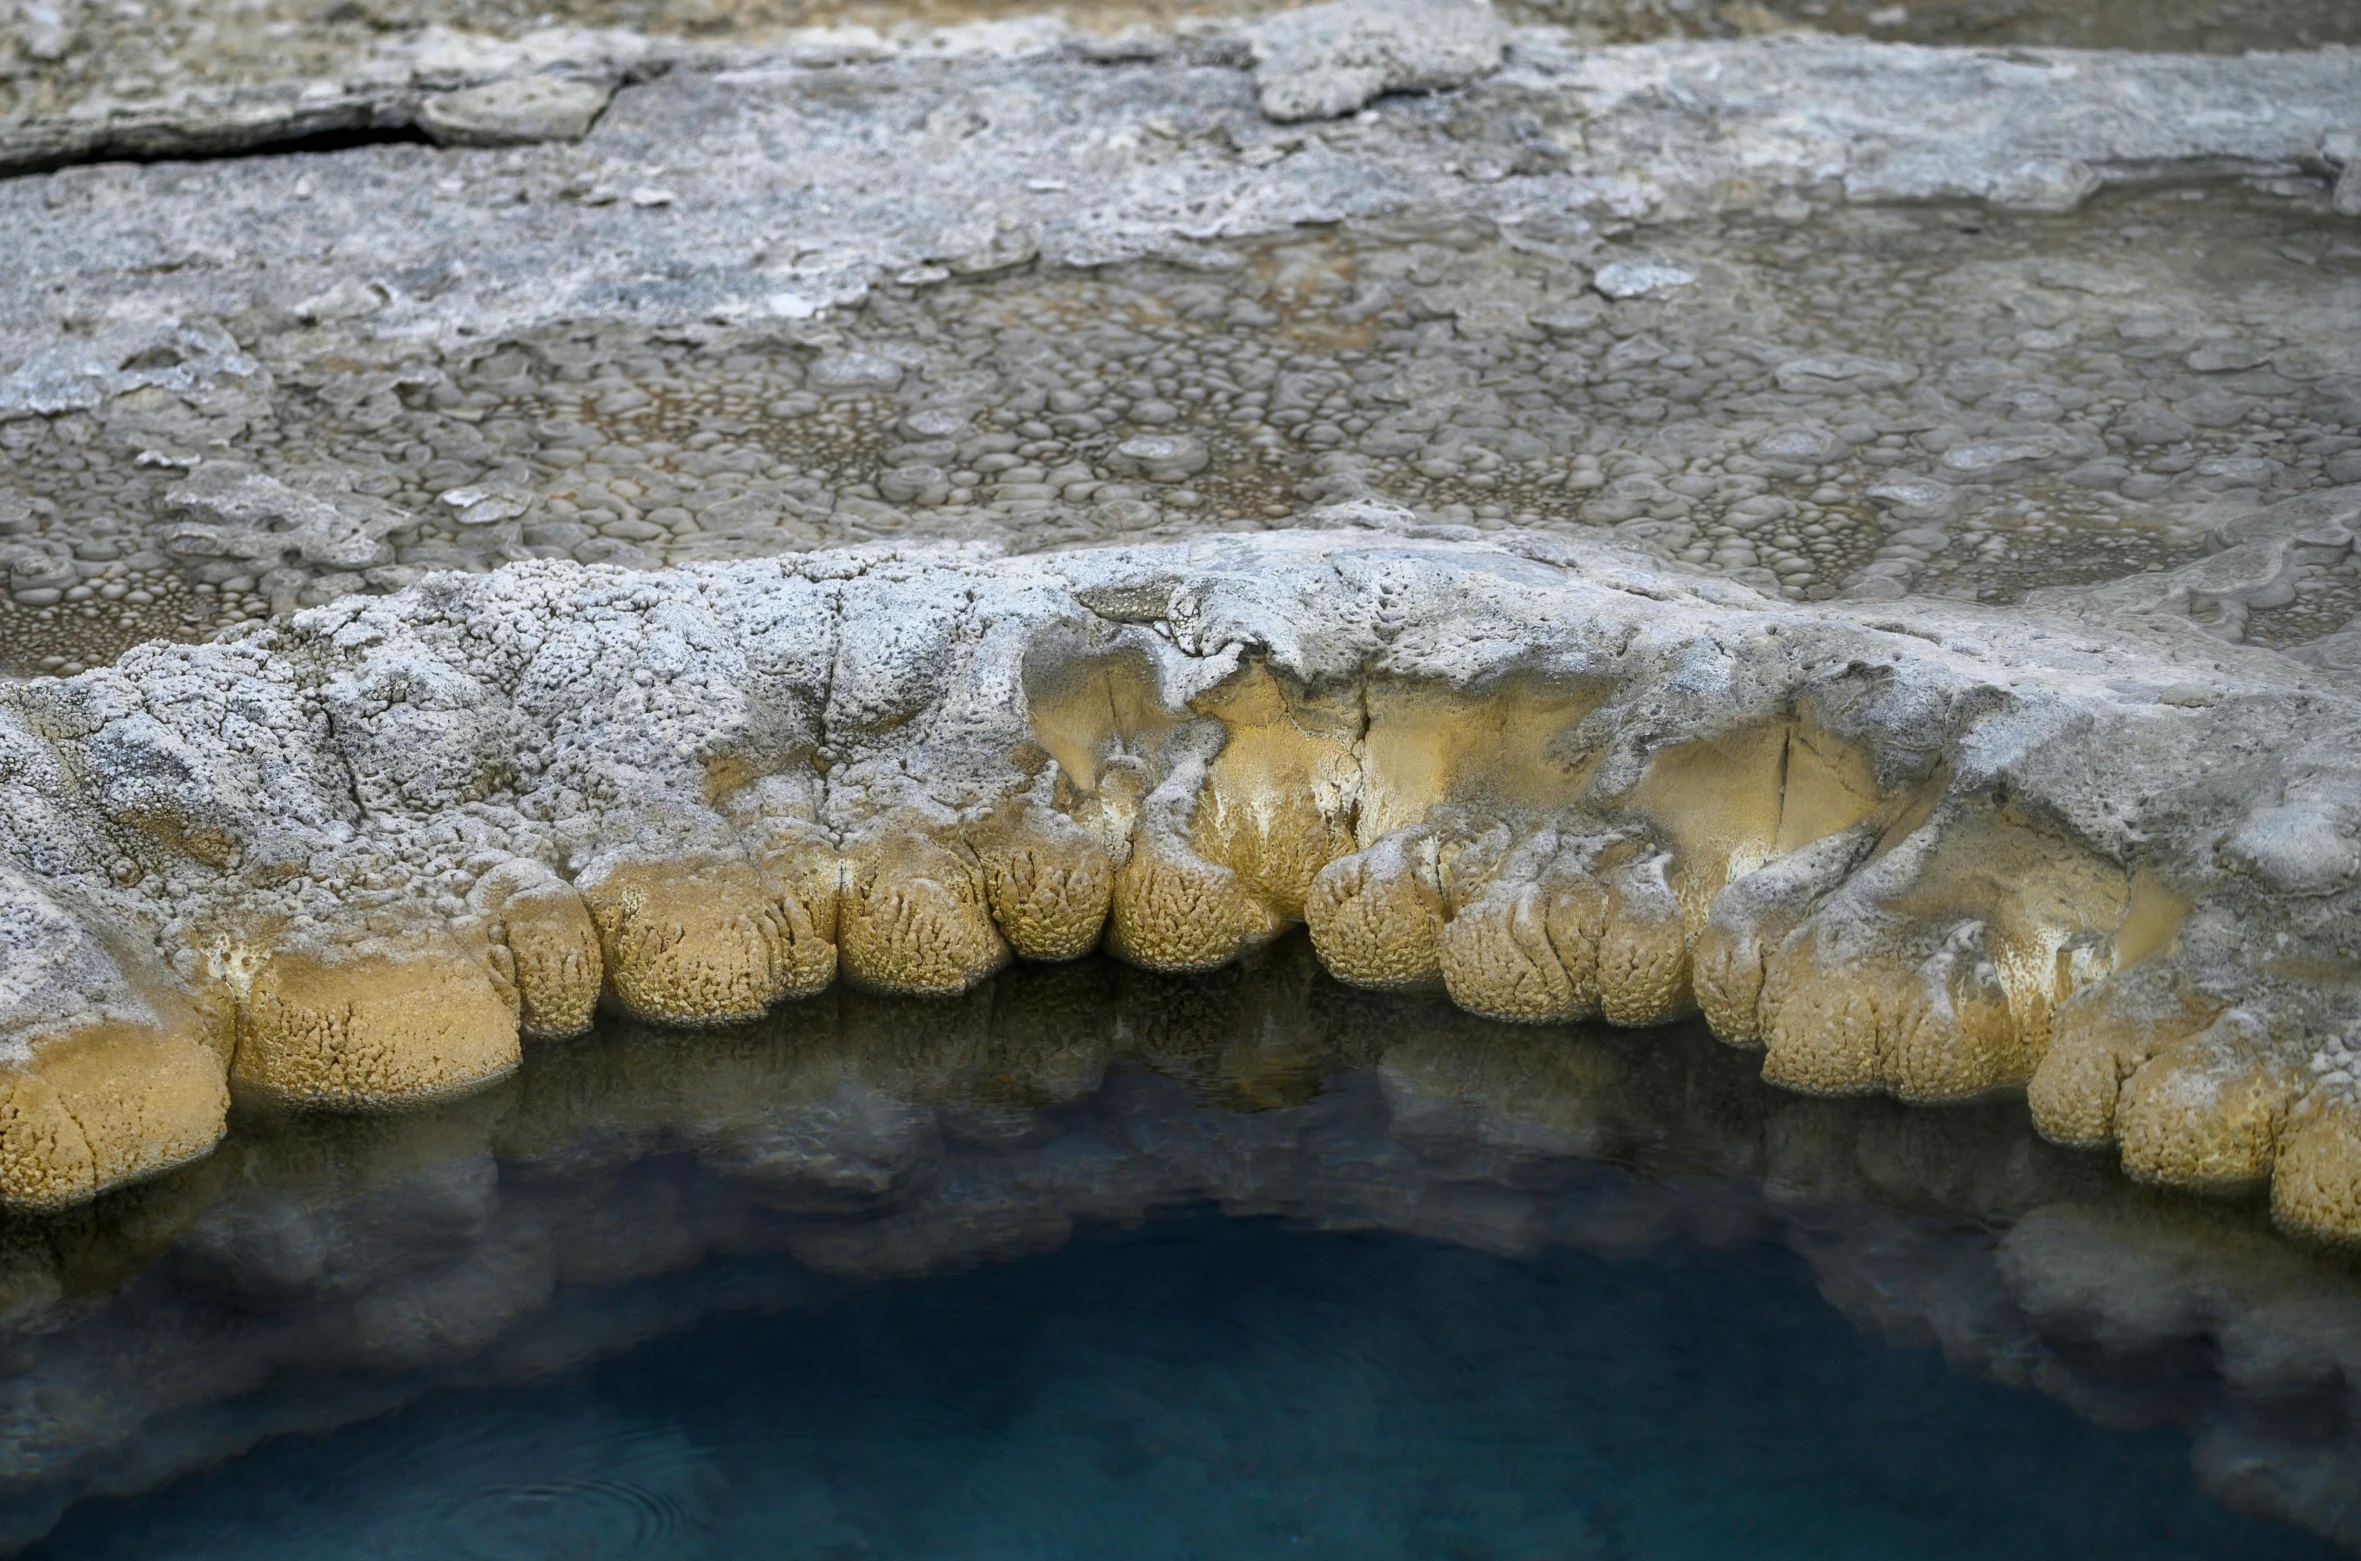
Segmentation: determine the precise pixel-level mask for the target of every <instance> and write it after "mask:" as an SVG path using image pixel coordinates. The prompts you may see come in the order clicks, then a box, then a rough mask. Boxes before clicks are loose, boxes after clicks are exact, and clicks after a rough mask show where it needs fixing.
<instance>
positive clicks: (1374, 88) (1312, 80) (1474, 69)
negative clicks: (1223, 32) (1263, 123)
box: [1252, 0, 1508, 124]
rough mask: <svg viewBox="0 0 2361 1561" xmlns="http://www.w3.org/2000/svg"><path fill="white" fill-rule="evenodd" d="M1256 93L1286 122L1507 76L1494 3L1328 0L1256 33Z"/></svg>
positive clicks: (1502, 35)
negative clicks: (1389, 96) (1385, 96)
mask: <svg viewBox="0 0 2361 1561" xmlns="http://www.w3.org/2000/svg"><path fill="white" fill-rule="evenodd" d="M1252 36H1253V46H1254V85H1255V90H1256V92H1257V93H1258V94H1259V95H1260V101H1261V103H1262V111H1263V113H1264V114H1265V115H1267V116H1268V117H1269V118H1271V119H1274V120H1276V121H1278V122H1279V123H1281V124H1288V123H1292V122H1294V121H1296V120H1303V119H1334V118H1336V117H1338V116H1339V115H1342V114H1350V113H1354V112H1356V111H1358V110H1360V109H1362V108H1364V107H1366V106H1367V105H1368V103H1369V102H1370V100H1371V99H1373V98H1375V97H1377V96H1379V95H1380V94H1382V93H1387V92H1437V91H1441V90H1442V89H1444V88H1446V87H1464V86H1466V85H1467V84H1468V83H1469V82H1471V81H1474V80H1475V79H1476V78H1477V77H1479V76H1484V75H1488V74H1490V73H1491V72H1493V71H1495V70H1498V69H1499V68H1500V61H1501V55H1502V51H1503V49H1504V48H1505V46H1506V44H1507V41H1508V33H1507V29H1506V28H1504V27H1503V26H1501V24H1500V20H1499V18H1497V17H1495V16H1494V15H1493V14H1492V7H1491V5H1490V4H1489V3H1488V0H1329V3H1327V4H1323V5H1313V6H1306V7H1304V8H1303V9H1301V10H1296V11H1288V12H1285V13H1283V14H1281V15H1280V16H1277V17H1275V18H1273V19H1272V20H1270V21H1268V22H1265V23H1263V24H1262V25H1261V26H1259V27H1257V28H1256V29H1255V30H1254V32H1253V35H1252Z"/></svg>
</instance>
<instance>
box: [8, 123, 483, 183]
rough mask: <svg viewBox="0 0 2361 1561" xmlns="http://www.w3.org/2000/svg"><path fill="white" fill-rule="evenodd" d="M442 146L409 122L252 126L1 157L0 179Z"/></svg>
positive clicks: (123, 140) (98, 142)
mask: <svg viewBox="0 0 2361 1561" xmlns="http://www.w3.org/2000/svg"><path fill="white" fill-rule="evenodd" d="M439 144H440V143H439V142H437V141H436V140H435V139H434V137H432V136H430V135H428V134H427V133H426V132H425V131H424V130H421V129H419V128H418V126H416V125H415V124H412V123H410V122H409V121H408V120H403V121H400V122H398V123H391V124H369V125H351V124H345V125H331V126H327V127H321V128H306V127H304V126H303V125H301V124H294V125H283V126H267V125H266V126H255V127H252V128H251V130H242V131H241V132H237V133H235V139H229V138H227V137H223V138H219V139H217V138H215V137H213V136H208V135H206V134H204V133H202V132H182V133H178V134H168V135H154V134H151V135H148V136H137V135H134V136H127V137H124V138H123V139H120V140H98V141H94V142H92V143H91V144H89V145H87V146H78V147H70V148H58V149H56V150H54V151H41V152H26V153H23V154H20V155H18V156H14V157H9V156H6V155H5V154H0V178H21V177H25V176H29V175H32V174H44V173H55V172H57V171H58V170H59V169H61V168H78V167H86V166H88V165H90V164H94V163H213V162H223V161H227V160H230V159H233V158H243V157H289V156H297V155H301V154H305V153H315V152H346V151H351V150H352V149H354V148H356V147H363V146H436V145H439Z"/></svg>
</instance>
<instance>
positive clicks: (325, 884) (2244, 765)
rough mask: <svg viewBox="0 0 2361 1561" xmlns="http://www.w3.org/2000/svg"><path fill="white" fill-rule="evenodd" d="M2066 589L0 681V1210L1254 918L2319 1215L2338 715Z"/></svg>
mask: <svg viewBox="0 0 2361 1561" xmlns="http://www.w3.org/2000/svg"><path fill="white" fill-rule="evenodd" d="M1372 518H1376V519H1382V518H1383V517H1377V516H1374V515H1371V516H1364V517H1363V519H1364V520H1367V519H1372ZM1397 524H1398V522H1397ZM2071 605H2074V606H2075V607H2077V608H2078V609H2079V610H2080V611H2081V612H2082V613H2083V614H2084V616H2081V617H2070V616H2053V615H2048V614H2044V613H2042V612H2038V611H2025V610H2014V609H1991V608H1981V607H1975V606H1971V605H1965V604H1954V603H1937V602H1927V601H1916V602H1908V603H1903V604H1890V603H1868V602H1849V603H1829V604H1824V605H1818V606H1803V605H1797V604H1791V603H1786V602H1781V601H1778V600H1775V599H1771V598H1766V597H1763V596H1760V595H1758V594H1756V593H1754V592H1753V591H1750V590H1748V589H1746V588H1744V587H1742V586H1737V585H1733V584H1730V583H1727V582H1725V581H1720V580H1716V579H1713V578H1711V577H1708V576H1702V575H1694V574H1688V573H1683V572H1679V571H1677V570H1674V569H1669V568H1667V567H1666V566H1664V565H1662V564H1660V563H1656V562H1653V561H1650V560H1646V559H1643V558H1641V557H1639V556H1636V555H1632V554H1627V553H1623V552H1619V551H1616V550H1613V549H1608V548H1604V547H1599V546H1595V545H1588V544H1569V543H1566V542H1562V541H1556V540H1549V539H1542V538H1538V537H1530V536H1520V535H1519V534H1515V533H1508V534H1496V535H1492V536H1479V535H1478V534H1476V533H1473V532H1461V531H1455V530H1451V529H1448V528H1441V529H1433V528H1429V529H1421V528H1417V527H1414V526H1412V527H1404V528H1402V529H1397V530H1394V531H1391V532H1388V531H1383V530H1376V531H1372V530H1332V531H1323V532H1309V531H1307V532H1279V533H1270V534H1264V535H1260V536H1252V537H1208V538H1204V539H1202V540H1199V541H1196V542H1192V543H1188V544H1183V545H1173V546H1166V547H1146V548H1136V549H1120V550H1110V551H1100V552H1077V553H1069V554H1063V555H1051V556H1041V557H1029V558H989V557H985V556H982V555H979V554H976V553H972V552H961V551H957V550H931V551H930V550H917V549H890V548H874V549H866V550H850V551H843V552H834V553H818V554H810V555H805V556H801V557H795V558H786V559H771V560H760V561H747V562H741V563H731V564H713V565H698V566H693V567H689V568H685V569H679V570H675V571H671V572H668V573H664V574H633V573H627V572H623V571H620V570H616V569H613V568H608V567H603V566H602V567H583V566H579V565H573V564H559V563H533V564H525V565H520V566H516V567H512V568H509V569H505V570H502V571H499V572H497V573H495V574H491V575H486V576H459V575H447V576H435V577H430V578H429V579H428V580H426V581H424V582H422V583H420V584H419V585H417V586H415V587H413V588H412V589H410V590H408V591H405V592H403V593H402V594H400V595H398V596H394V597H384V598H353V599H348V600H345V601H342V602H338V603H335V604H332V605H330V606H327V607H322V608H316V609H313V610H310V611H307V612H304V613H301V614H299V615H297V616H296V617H294V618H293V619H292V620H291V621H289V622H286V623H283V624H277V625H273V626H270V627H260V626H257V627H255V628H253V629H251V630H249V631H247V632H246V633H245V635H244V637H243V638H239V639H234V640H232V641H229V642H226V643H220V644H214V645H206V646H178V645H149V646H145V647H142V648H140V649H138V650H136V651H133V652H132V653H130V654H129V655H127V656H126V657H125V658H124V659H123V661H122V662H121V663H120V664H119V665H117V666H115V667H110V668H104V669H100V670H96V671H92V672H88V673H85V674H82V675H80V676H78V677H75V678H71V679H66V680H43V681H39V682H35V683H33V684H30V685H26V686H24V687H21V688H17V689H12V690H9V691H7V692H6V693H5V694H4V695H0V765H4V766H5V769H6V773H7V779H8V782H9V784H10V788H11V795H12V796H13V797H14V798H16V799H17V801H16V803H15V805H14V806H12V808H11V810H10V812H9V815H8V817H7V818H6V819H5V820H4V821H0V871H4V875H5V876H4V877H0V894H4V895H5V898H6V905H5V908H4V909H5V915H4V916H0V924H4V926H5V929H6V931H7V935H8V936H9V938H10V939H11V940H12V943H13V944H14V945H15V946H16V947H17V948H19V949H21V950H22V951H23V952H22V955H21V957H19V958H13V959H12V960H11V962H10V965H9V981H8V985H7V987H6V989H5V991H4V992H0V1025H4V1026H5V1027H6V1030H7V1033H8V1035H9V1038H10V1045H11V1046H12V1048H13V1049H12V1051H11V1052H10V1054H9V1056H8V1059H7V1062H6V1064H5V1065H6V1068H7V1070H8V1073H9V1077H10V1079H11V1081H12V1082H11V1088H10V1095H9V1098H10V1100H11V1101H12V1103H13V1104H12V1107H11V1112H10V1115H9V1116H8V1118H7V1119H6V1121H5V1122H4V1123H0V1174H4V1177H5V1181H4V1184H0V1191H4V1192H5V1195H6V1196H7V1197H8V1198H10V1199H12V1200H15V1201H19V1202H27V1203H55V1202H61V1201H65V1200H68V1199H71V1198H75V1197H80V1196H86V1195H88V1194H89V1193H90V1192H92V1191H94V1190H95V1189H97V1188H99V1187H103V1186H106V1185H108V1184H110V1183H112V1182H116V1181H120V1180H123V1179H125V1178H128V1177H130V1176H134V1175H138V1174H141V1173H143V1172H146V1171H149V1170H153V1169H155V1168H157V1167H159V1166H162V1165H165V1164H169V1163H171V1162H173V1161H175V1160H179V1159H183V1158H186V1157H187V1156H189V1155H190V1154H193V1153H196V1152H199V1151H200V1150H202V1148H203V1147H204V1146H205V1145H206V1144H207V1143H209V1142H211V1140H212V1139H213V1138H214V1137H215V1136H217V1135H218V1134H219V1132H220V1130H221V1119H222V1103H223V1084H224V1079H225V1076H226V1078H227V1079H229V1080H233V1081H236V1082H238V1083H240V1084H241V1085H243V1086H246V1087H250V1088H253V1089H257V1090H263V1091H268V1092H271V1093H274V1094H277V1095H280V1096H284V1097H291V1098H295V1099H301V1100H308V1101H314V1102H329V1103H339V1102H341V1103H370V1102H378V1101H389V1100H401V1099H407V1098H414V1097H418V1096H424V1095H430V1094H433V1093H437V1092H440V1091H447V1090H454V1089H461V1088H465V1087H468V1086H470V1085H472V1084H474V1083H477V1082H479V1081H481V1080H483V1079H486V1078H489V1077H492V1076H495V1075H497V1074H499V1073H501V1072H502V1071H504V1070H506V1069H508V1068H509V1067H511V1066H513V1065H514V1063H515V1061H516V1059H517V1056H518V1051H517V1046H518V1038H519V1035H520V1032H522V1033H526V1034H540V1033H562V1032H566V1031H571V1030H578V1029H580V1028H582V1027H583V1026H584V1025H586V1024H587V1023H588V1022H589V1019H590V1016H591V1014H592V1012H593V1009H594V1008H595V1007H596V1006H597V1005H598V1004H600V1003H602V1002H603V1003H605V1004H607V1005H610V1006H612V1007H613V1008H615V1009H617V1010H620V1011H622V1012H625V1013H628V1014H635V1015H639V1016H641V1017H645V1018H651V1019H657V1020H661V1021H665V1022H669V1023H675V1024H696V1023H714V1022H722V1021H728V1020H734V1019H738V1018H743V1017H745V1016H749V1015H752V1014H755V1013H758V1012H760V1011H761V1010H762V1009H764V1008H765V1007H766V1006H768V1005H770V1004H773V1003H776V1002H778V1001H780V1000H781V999H784V998H788V997H792V996H795V995H798V994H804V993H810V992H814V991H817V990H819V989H821V988H823V987H825V986H827V985H828V984H829V983H830V982H831V981H833V980H835V979H836V978H837V977H838V976H839V975H842V976H843V977H844V978H846V979H848V980H850V981H853V982H855V983H859V984H863V985H867V986H870V987H874V988H882V989H887V990H895V991H910V992H954V991H958V990H961V989H964V988H966V987H968V986H970V985H972V984H973V983H975V982H976V981H978V980H980V979H982V978H983V977H984V976H986V975H988V974H989V973H991V972H992V971H994V970H996V969H998V968H999V967H1000V966H1001V965H1002V964H1003V963H1005V962H1006V961H1007V960H1008V959H1010V958H1011V957H1012V956H1021V957H1025V958H1032V959H1061V958H1069V957H1072V956H1074V955H1077V954H1080V953H1083V952H1086V951H1088V950H1089V949H1091V948H1093V947H1095V946H1098V945H1099V944H1100V942H1101V941H1102V939H1103V940H1104V942H1105V944H1106V945H1107V946H1108V947H1109V948H1110V949H1111V950H1112V951H1114V952H1115V953H1117V954H1119V955H1121V956H1123V957H1125V958H1128V959H1131V960H1134V961H1136V962H1138V963H1141V964H1144V965H1148V966H1151V967H1154V968H1159V969H1172V970H1187V969H1201V968H1205V967H1209V966H1213V965H1217V964H1220V963H1222V962H1224V961H1226V960H1228V959H1230V958H1232V957H1234V956H1235V955H1237V954H1238V953H1239V952H1240V951H1242V950H1244V949H1247V948H1249V947H1251V946H1253V945H1255V944H1257V943H1259V942H1262V941H1264V940H1266V939H1269V938H1271V937H1272V936H1274V935H1275V934H1277V933H1278V932H1280V931H1281V930H1282V929H1284V928H1285V927H1287V926H1288V925H1290V924H1292V923H1295V922H1298V921H1302V922H1307V923H1308V924H1309V927H1310V931H1311V936H1312V940H1313V943H1314V946H1315V947H1316V948H1317V950H1318V951H1319V953H1320V955H1321V957H1322V959H1323V960H1324V961H1325V962H1326V963H1327V965H1328V967H1329V968H1330V969H1331V970H1332V971H1333V972H1335V973H1336V974H1337V975H1338V976H1339V977H1341V978H1343V979H1345V980H1348V981H1353V982H1358V983H1362V984H1365V985H1370V986H1382V987H1402V986H1417V985H1440V986H1442V987H1444V988H1446V989H1447V990H1448V991H1449V993H1450V994H1451V996H1452V997H1453V998H1454V999H1455V1000H1457V1001H1458V1002H1459V1003H1460V1004H1461V1005H1462V1006H1464V1007H1466V1008H1469V1009H1471V1010H1474V1011H1476V1012H1478V1013H1482V1014H1488V1015H1492V1016H1495V1017H1499V1018H1504V1019H1513V1020H1532V1021H1546V1020H1566V1019H1573V1018H1577V1017H1582V1016H1590V1015H1596V1016H1602V1017H1604V1018H1606V1019H1608V1020H1610V1021H1613V1022H1616V1023H1622V1024H1650V1023H1657V1022H1661V1021H1663V1020H1666V1019H1670V1018H1673V1017H1676V1016H1679V1015H1681V1014H1684V1013H1688V1012H1691V1011H1694V1010H1696V1009H1698V1008H1702V1009H1703V1011H1704V1014H1705V1016H1706V1017H1707V1019H1708V1020H1709V1021H1710V1022H1711V1023H1712V1025H1713V1026H1714V1028H1715V1030H1716V1031H1717V1032H1718V1033H1720V1034H1721V1035H1722V1036H1723V1038H1724V1039H1726V1040H1729V1041H1732V1042H1734V1043H1739V1044H1746V1045H1760V1046H1762V1047H1764V1048H1766V1050H1767V1055H1766V1060H1765V1072H1766V1075H1767V1076H1768V1077H1769V1078H1771V1079H1772V1080H1773V1081H1775V1082H1778V1083H1782V1084H1785V1085H1787V1086H1789V1087H1791V1088H1795V1089H1799V1090H1805V1091H1810V1092H1816V1093H1825V1094H1843V1093H1857V1092H1865V1091H1887V1092H1891V1093H1893V1094H1895V1095H1898V1096H1900V1097H1902V1098H1905V1099H1910V1100H1925V1101H1936V1100H1955V1099H1961V1098H1965V1097H1970V1096H1975V1095H1979V1094H1983V1093H1985V1092H1988V1091H1992V1090H1997V1089H2004V1088H2011V1087H2020V1086H2028V1087H2029V1089H2030V1094H2031V1100H2032V1105H2033V1110H2034V1114H2035V1118H2036V1121H2037V1123H2038V1124H2039V1125H2040V1127H2041V1129H2042V1130H2043V1131H2044V1132H2045V1133H2047V1134H2049V1135H2050V1136H2052V1137H2054V1138H2058V1139H2061V1140H2064V1141H2068V1142H2074V1143H2084V1144H2092V1145H2103V1144H2119V1145H2120V1146H2121V1149H2122V1153H2123V1156H2124V1159H2125V1162H2126V1164H2127V1166H2128V1167H2129V1168H2130V1170H2131V1171H2132V1172H2133V1174H2135V1175H2137V1176H2141V1177H2145V1178H2148V1179H2151V1180H2155V1181H2159V1182H2164V1183H2169V1184H2175V1185H2190V1186H2218V1185H2236V1184H2251V1183H2256V1182H2260V1181H2264V1180H2269V1179H2272V1178H2273V1177H2274V1171H2275V1170H2276V1172H2277V1175H2276V1180H2275V1184H2274V1186H2275V1194H2276V1197H2277V1206H2278V1209H2279V1212H2280V1215H2281V1217H2282V1219H2283V1220H2284V1221H2285V1222H2287V1223H2288V1224H2290V1225H2292V1226H2295V1227H2298V1228H2302V1229H2306V1230H2311V1231H2315V1232H2318V1233H2322V1234H2327V1235H2331V1236H2341V1237H2347V1238H2361V1096H2357V1095H2356V1089H2355V1085H2354V1082H2353V1080H2354V1076H2355V1074H2354V1070H2353V1068H2352V1066H2351V1065H2350V1063H2349V1061H2348V1060H2347V1052H2346V1050H2345V1047H2346V1045H2347V1040H2346V1038H2347V1037H2348V1036H2350V1035H2351V1034H2352V1031H2353V1026H2354V1024H2355V1021H2356V1017H2357V1016H2361V1000H2357V999H2356V998H2355V996H2354V993H2355V990H2356V983H2355V978H2356V976H2357V975H2361V954H2357V950H2356V940H2357V937H2361V875H2357V868H2361V857H2357V855H2356V852H2355V849H2354V844H2353V842H2354V839H2355V835H2356V832H2357V828H2361V819H2357V818H2356V813H2355V808H2354V806H2353V801H2352V799H2353V798H2355V797H2357V796H2361V698H2357V697H2356V695H2355V691H2354V689H2353V686H2352V685H2351V684H2350V682H2349V681H2346V680H2344V679H2343V678H2342V675H2341V674H2336V673H2333V672H2327V671H2321V670H2318V669H2314V668H2310V667H2307V666H2304V665H2302V664H2300V663H2297V662H2294V661H2292V660H2289V659H2287V658H2285V657H2282V656H2279V655H2277V654H2275V653H2272V652H2269V651H2263V650H2258V649H2251V648H2245V647H2239V646H2235V645H2230V644H2225V643H2223V642H2222V641H2221V640H2219V639H2217V638H2214V637H2211V636H2209V635H2207V634H2205V633H2203V632H2201V631H2199V630H2198V629H2196V628H2195V627H2193V626H2191V625H2190V624H2189V623H2188V622H2187V621H2186V620H2181V619H2174V618H2169V617H2168V618H2130V619H2120V620H2119V619H2116V618H2113V617H2108V616H2105V615H2103V614H2101V613H2099V611H2098V609H2097V608H2096V607H2094V606H2093V605H2092V604H2091V603H2089V602H2079V603H2075V604H2071Z"/></svg>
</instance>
